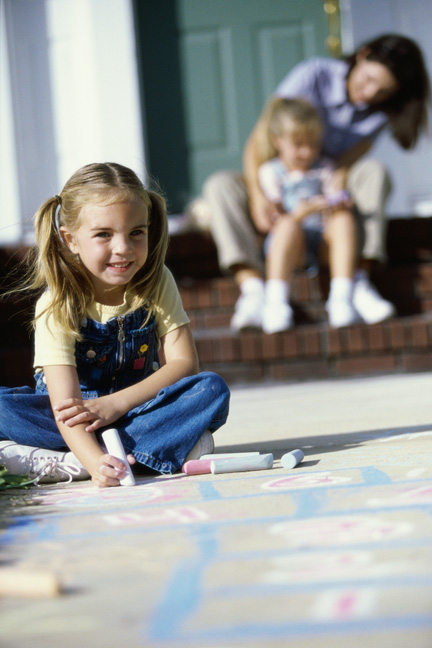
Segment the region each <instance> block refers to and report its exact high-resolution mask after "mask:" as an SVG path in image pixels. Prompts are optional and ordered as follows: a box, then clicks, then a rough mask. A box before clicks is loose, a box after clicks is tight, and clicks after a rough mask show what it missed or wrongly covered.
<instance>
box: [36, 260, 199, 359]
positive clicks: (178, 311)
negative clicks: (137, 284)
mask: <svg viewBox="0 0 432 648" xmlns="http://www.w3.org/2000/svg"><path fill="white" fill-rule="evenodd" d="M49 301H50V295H49V292H48V291H47V292H44V293H43V295H42V296H41V297H40V298H39V299H38V301H37V303H36V315H38V314H39V313H41V312H42V311H43V310H44V309H45V308H46V306H47V305H48V304H49ZM126 311H127V308H126V305H125V304H121V305H120V306H107V305H105V304H99V303H98V302H92V303H91V304H90V305H89V307H88V310H87V316H88V317H89V318H90V319H93V320H96V321H97V322H101V323H102V324H105V322H107V321H108V320H109V319H111V318H113V317H119V316H120V315H124V314H125V312H126ZM155 319H156V335H157V337H158V340H160V338H161V337H163V336H164V335H166V334H167V333H170V332H171V331H174V330H175V329H177V328H179V327H180V326H183V325H184V324H188V323H189V318H188V316H187V315H186V313H185V311H184V309H183V304H182V301H181V297H180V293H179V291H178V288H177V286H176V283H175V281H174V277H173V276H172V274H171V272H170V271H169V270H168V268H167V267H166V266H165V268H164V272H163V275H162V281H161V284H160V288H159V292H158V296H157V299H156V306H155ZM33 364H34V367H35V368H40V367H45V366H50V365H72V366H74V367H76V361H75V338H74V337H72V336H71V335H67V334H66V333H65V332H64V331H63V330H62V329H61V328H60V327H59V326H58V324H57V323H56V322H55V321H54V319H53V317H52V316H47V315H42V317H40V318H39V319H37V320H36V329H35V357H34V363H33Z"/></svg>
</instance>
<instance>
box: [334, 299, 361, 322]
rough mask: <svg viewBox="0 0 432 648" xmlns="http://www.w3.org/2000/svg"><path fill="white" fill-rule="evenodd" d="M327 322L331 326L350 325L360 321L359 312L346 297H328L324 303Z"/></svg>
mask: <svg viewBox="0 0 432 648" xmlns="http://www.w3.org/2000/svg"><path fill="white" fill-rule="evenodd" d="M326 310H327V313H328V319H329V324H330V326H331V327H332V328H342V326H351V324H357V323H359V322H360V321H361V319H360V317H359V314H358V313H357V311H356V309H355V308H354V306H353V305H352V303H351V302H350V301H349V300H347V299H329V300H328V302H327V303H326Z"/></svg>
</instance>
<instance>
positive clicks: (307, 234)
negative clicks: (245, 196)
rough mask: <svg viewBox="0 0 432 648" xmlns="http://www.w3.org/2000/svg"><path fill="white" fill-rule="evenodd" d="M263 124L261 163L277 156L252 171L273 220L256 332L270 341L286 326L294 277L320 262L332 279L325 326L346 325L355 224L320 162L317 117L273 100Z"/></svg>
mask: <svg viewBox="0 0 432 648" xmlns="http://www.w3.org/2000/svg"><path fill="white" fill-rule="evenodd" d="M267 124H268V138H267V139H268V143H269V151H268V152H264V155H265V157H271V155H274V154H276V156H275V157H272V158H271V159H269V160H268V161H267V162H264V164H262V165H261V166H260V167H259V170H258V178H259V182H260V185H261V188H262V190H263V192H264V194H265V195H266V196H267V198H268V199H269V200H271V201H272V202H273V203H274V205H275V213H274V225H273V228H272V230H271V232H270V235H269V237H268V240H267V243H266V283H265V303H264V312H263V325H262V326H263V330H264V332H265V333H277V332H279V331H284V330H286V329H289V328H291V327H292V326H293V323H294V322H293V310H292V308H291V306H290V304H289V299H290V286H291V281H292V275H293V271H294V270H295V269H296V268H298V267H303V266H305V265H306V266H309V267H313V268H318V266H319V264H320V263H321V262H322V261H323V260H324V259H325V258H326V259H328V264H329V268H330V276H331V280H330V294H329V298H328V301H327V303H326V309H327V313H328V317H329V323H330V325H331V326H333V327H342V326H348V325H350V324H353V323H354V322H356V321H358V320H359V316H358V314H357V312H356V310H355V308H354V306H353V286H354V282H353V277H354V270H355V266H356V248H357V243H356V224H355V219H354V215H353V213H352V211H351V201H350V199H349V196H348V194H346V192H341V191H338V186H337V184H336V181H335V178H334V177H333V167H332V165H331V163H330V162H329V161H328V160H325V159H323V158H320V157H319V152H320V143H321V138H322V133H323V127H322V124H321V120H320V117H319V114H318V112H317V111H316V109H315V108H314V107H313V106H312V105H311V104H309V103H308V102H306V101H304V100H303V99H283V98H276V99H273V100H271V101H270V103H269V105H268V109H267Z"/></svg>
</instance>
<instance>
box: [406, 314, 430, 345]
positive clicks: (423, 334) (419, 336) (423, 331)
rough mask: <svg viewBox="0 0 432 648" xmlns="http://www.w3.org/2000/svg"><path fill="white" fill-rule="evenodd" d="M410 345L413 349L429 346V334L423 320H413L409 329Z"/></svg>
mask: <svg viewBox="0 0 432 648" xmlns="http://www.w3.org/2000/svg"><path fill="white" fill-rule="evenodd" d="M409 332H410V336H409V337H410V339H411V345H412V346H413V347H427V346H429V334H428V327H427V324H426V322H425V321H424V320H423V319H419V318H415V319H413V320H412V323H411V326H410V327H409Z"/></svg>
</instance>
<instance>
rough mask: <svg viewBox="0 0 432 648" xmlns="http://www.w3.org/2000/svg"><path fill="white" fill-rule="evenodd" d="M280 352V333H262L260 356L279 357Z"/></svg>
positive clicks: (269, 358)
mask: <svg viewBox="0 0 432 648" xmlns="http://www.w3.org/2000/svg"><path fill="white" fill-rule="evenodd" d="M281 354H282V340H281V336H280V335H265V334H264V335H263V338H262V356H263V359H264V360H274V359H275V358H280V357H281Z"/></svg>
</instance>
